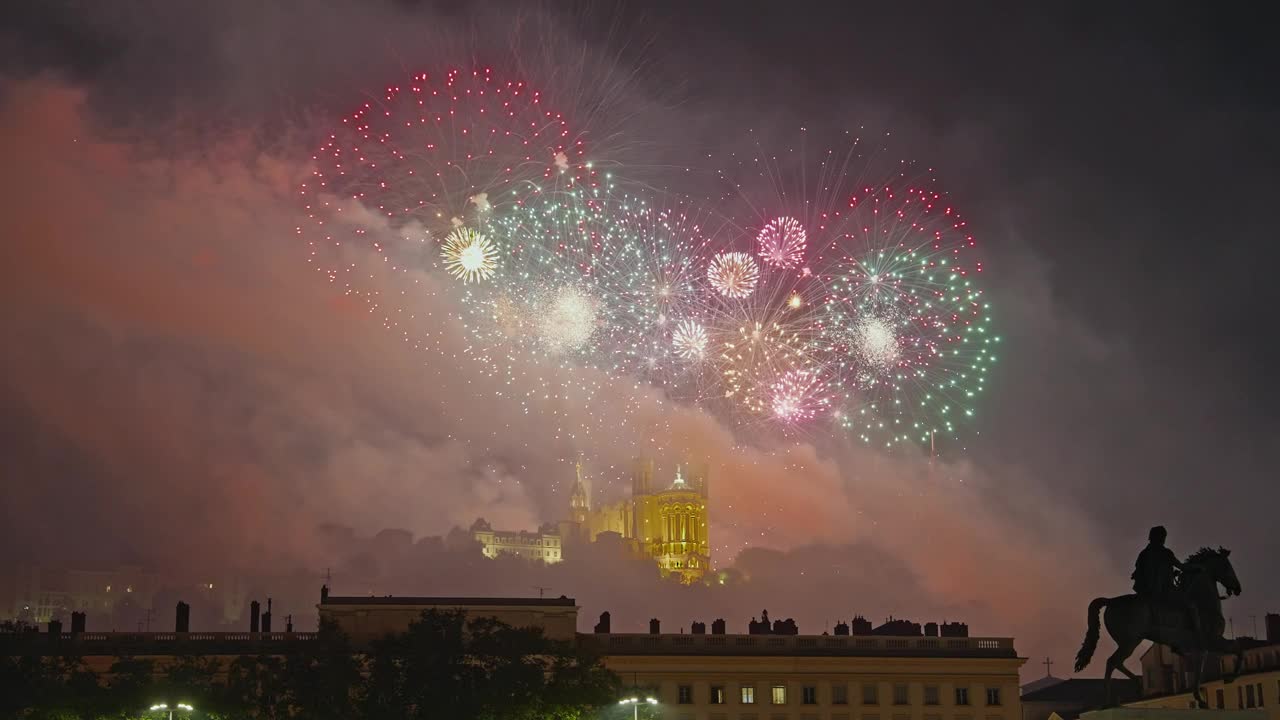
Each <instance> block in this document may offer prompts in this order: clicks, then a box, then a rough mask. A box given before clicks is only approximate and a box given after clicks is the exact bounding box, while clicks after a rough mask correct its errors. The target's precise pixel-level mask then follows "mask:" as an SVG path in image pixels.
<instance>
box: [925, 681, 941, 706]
mask: <svg viewBox="0 0 1280 720" xmlns="http://www.w3.org/2000/svg"><path fill="white" fill-rule="evenodd" d="M924 704H925V705H937V704H938V686H937V685H925V686H924Z"/></svg>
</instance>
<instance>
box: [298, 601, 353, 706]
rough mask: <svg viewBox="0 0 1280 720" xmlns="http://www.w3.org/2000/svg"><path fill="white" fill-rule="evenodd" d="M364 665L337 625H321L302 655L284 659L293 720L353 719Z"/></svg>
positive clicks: (329, 623) (323, 623)
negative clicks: (296, 719) (300, 719)
mask: <svg viewBox="0 0 1280 720" xmlns="http://www.w3.org/2000/svg"><path fill="white" fill-rule="evenodd" d="M363 670H364V662H363V658H361V657H360V656H358V655H356V653H355V652H354V651H353V650H352V648H351V643H350V642H349V641H348V640H347V637H346V636H345V635H343V634H342V631H340V630H339V629H338V627H337V626H336V625H334V624H333V623H331V622H322V623H321V624H320V631H319V633H318V634H317V637H316V639H315V640H314V641H313V642H312V644H311V647H309V648H308V649H307V651H306V652H305V653H294V654H292V655H289V656H287V657H286V658H285V665H284V675H285V685H286V686H287V687H288V691H289V698H288V700H289V706H290V708H291V711H292V713H293V715H294V716H295V717H300V718H307V719H308V720H347V719H348V718H352V717H356V715H357V708H358V705H359V703H360V700H361V698H362V696H363V694H364V677H363V674H362V673H363Z"/></svg>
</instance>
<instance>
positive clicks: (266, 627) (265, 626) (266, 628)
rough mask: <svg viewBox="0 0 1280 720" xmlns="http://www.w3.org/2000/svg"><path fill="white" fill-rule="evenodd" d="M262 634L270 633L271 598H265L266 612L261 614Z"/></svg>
mask: <svg viewBox="0 0 1280 720" xmlns="http://www.w3.org/2000/svg"><path fill="white" fill-rule="evenodd" d="M262 632H264V633H269V632H271V598H267V611H266V612H264V613H262Z"/></svg>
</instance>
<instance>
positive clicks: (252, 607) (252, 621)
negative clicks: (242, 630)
mask: <svg viewBox="0 0 1280 720" xmlns="http://www.w3.org/2000/svg"><path fill="white" fill-rule="evenodd" d="M261 609H262V606H261V605H259V604H258V601H257V600H254V601H253V602H251V603H249V632H251V633H256V632H258V612H259V611H260V610H261Z"/></svg>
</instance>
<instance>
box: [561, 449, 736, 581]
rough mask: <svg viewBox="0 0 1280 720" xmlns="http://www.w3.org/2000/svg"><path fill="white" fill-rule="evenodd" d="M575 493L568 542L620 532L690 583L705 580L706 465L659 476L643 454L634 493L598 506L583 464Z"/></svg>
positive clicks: (566, 527)
mask: <svg viewBox="0 0 1280 720" xmlns="http://www.w3.org/2000/svg"><path fill="white" fill-rule="evenodd" d="M577 473H578V474H577V478H576V480H575V482H574V485H573V491H572V492H571V493H570V496H569V519H568V520H566V521H564V522H562V523H561V524H560V534H561V536H562V537H563V538H564V539H565V541H566V542H569V543H572V542H593V541H595V540H596V538H597V537H599V536H600V535H601V534H603V533H616V534H617V535H619V536H620V537H622V538H623V539H624V540H626V541H628V542H629V544H630V545H631V546H632V547H633V548H634V549H635V551H636V552H637V553H638V554H641V555H643V556H645V557H650V558H653V560H654V561H655V562H656V563H657V564H658V567H659V568H661V569H662V572H663V574H664V575H677V576H679V577H680V579H681V580H682V581H683V582H685V583H693V582H698V581H700V580H701V579H702V578H703V577H704V576H705V575H706V573H707V572H708V571H709V570H710V569H711V545H710V542H709V540H708V532H709V527H708V524H707V494H708V478H707V469H706V468H705V467H691V468H690V469H689V470H688V471H687V472H686V468H685V467H684V466H677V467H676V471H675V476H674V477H673V478H672V480H671V482H670V483H665V482H659V481H656V480H655V477H654V464H653V462H652V461H649V460H639V461H637V463H636V467H635V469H634V470H633V472H632V477H631V497H630V498H628V499H626V500H621V501H619V502H616V503H612V504H608V505H602V506H599V507H594V508H593V507H592V506H591V502H590V498H589V496H588V495H587V491H586V486H585V484H584V483H583V478H582V465H581V464H579V465H578V467H577Z"/></svg>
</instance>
